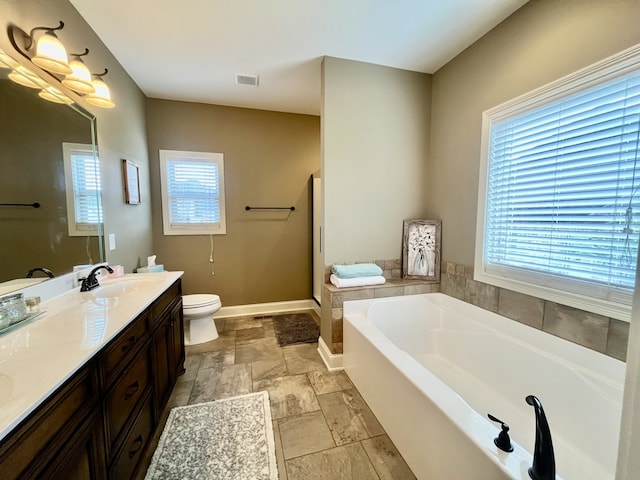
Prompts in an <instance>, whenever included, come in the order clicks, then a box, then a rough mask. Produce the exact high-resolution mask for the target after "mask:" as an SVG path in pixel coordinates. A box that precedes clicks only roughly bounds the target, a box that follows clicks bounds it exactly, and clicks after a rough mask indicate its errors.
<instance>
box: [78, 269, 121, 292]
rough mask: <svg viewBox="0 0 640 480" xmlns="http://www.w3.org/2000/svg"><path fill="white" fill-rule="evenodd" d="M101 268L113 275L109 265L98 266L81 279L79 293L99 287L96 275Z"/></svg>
mask: <svg viewBox="0 0 640 480" xmlns="http://www.w3.org/2000/svg"><path fill="white" fill-rule="evenodd" d="M101 268H104V269H105V270H106V271H108V272H109V273H113V269H112V268H111V267H110V266H109V265H98V266H97V267H96V268H94V269H93V270H91V272H89V275H87V278H83V279H82V286H81V287H80V291H81V292H88V291H90V290H93V289H94V288H97V287H99V286H100V284H99V283H98V279H97V278H96V273H97V272H98V270H100V269H101Z"/></svg>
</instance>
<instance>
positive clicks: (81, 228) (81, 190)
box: [62, 143, 102, 237]
mask: <svg viewBox="0 0 640 480" xmlns="http://www.w3.org/2000/svg"><path fill="white" fill-rule="evenodd" d="M62 152H63V158H64V177H65V188H66V195H67V218H68V226H69V235H70V236H76V237H77V236H83V237H84V236H94V235H98V234H99V231H100V225H101V224H102V197H101V189H100V165H99V162H98V157H97V156H96V155H95V153H94V150H93V146H92V145H86V144H80V143H63V144H62Z"/></svg>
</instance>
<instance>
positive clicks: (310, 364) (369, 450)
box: [138, 312, 415, 480]
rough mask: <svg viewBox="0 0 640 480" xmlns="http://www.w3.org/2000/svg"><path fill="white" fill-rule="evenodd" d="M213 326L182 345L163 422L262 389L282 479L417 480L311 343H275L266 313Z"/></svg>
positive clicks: (361, 402)
mask: <svg viewBox="0 0 640 480" xmlns="http://www.w3.org/2000/svg"><path fill="white" fill-rule="evenodd" d="M311 313H312V315H314V318H316V320H317V321H318V318H317V316H316V315H315V312H311ZM216 325H217V327H218V332H219V334H220V336H219V338H217V339H216V340H214V341H213V342H209V343H205V344H200V345H194V346H191V347H187V349H186V362H185V368H186V372H185V373H184V375H182V376H181V377H179V378H178V382H177V384H176V386H175V388H174V390H173V393H172V395H171V399H170V400H169V404H168V405H167V408H166V410H165V412H164V414H163V418H162V419H161V422H162V424H164V422H165V421H166V418H167V415H168V413H169V410H170V409H171V408H173V407H176V406H180V405H187V404H193V403H200V402H209V401H212V400H218V399H220V398H226V397H233V396H236V395H241V394H244V393H249V392H256V391H259V390H267V391H268V392H269V397H270V400H271V416H272V420H273V430H274V435H275V440H276V457H277V460H278V471H279V475H280V480H315V479H318V480H320V479H322V480H327V479H332V480H338V479H340V480H342V479H344V480H350V479H353V480H367V479H372V480H411V479H415V477H414V475H413V473H412V472H411V470H410V469H409V467H408V466H407V464H406V463H405V461H404V460H403V458H402V457H401V456H400V454H399V453H398V451H397V449H396V447H395V446H394V445H393V443H392V442H391V440H390V439H389V437H388V436H387V435H386V433H385V431H384V429H383V428H382V426H380V424H379V423H378V420H377V419H376V418H375V416H374V415H373V413H372V412H371V410H369V407H368V406H367V404H366V403H365V401H364V400H363V399H362V397H361V396H360V394H359V393H358V391H357V390H356V388H355V387H354V386H353V384H352V383H351V381H350V380H349V377H347V375H346V374H345V373H344V372H329V371H327V369H326V367H325V366H324V363H323V362H322V360H321V359H320V355H319V354H318V352H317V348H318V344H317V343H313V344H302V345H291V346H287V347H279V346H278V344H277V342H276V337H275V333H274V331H273V322H272V320H271V319H270V318H269V317H259V318H254V317H243V318H230V319H226V320H225V319H216ZM161 430H162V429H161V428H160V429H159V431H158V433H157V434H156V437H155V439H154V440H153V444H152V446H151V448H150V451H149V452H148V454H147V457H148V458H147V459H146V460H147V463H148V462H149V461H150V459H151V456H152V455H153V450H154V449H155V445H156V444H157V441H158V438H159V436H160V433H161ZM145 468H146V467H145ZM144 474H145V472H144V469H143V471H142V472H140V475H139V476H138V478H139V479H140V480H142V479H143V478H144Z"/></svg>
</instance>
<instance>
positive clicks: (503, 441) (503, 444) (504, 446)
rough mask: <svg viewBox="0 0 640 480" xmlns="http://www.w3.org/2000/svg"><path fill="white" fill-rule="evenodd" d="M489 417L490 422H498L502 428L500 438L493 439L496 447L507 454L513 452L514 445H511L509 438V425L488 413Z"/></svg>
mask: <svg viewBox="0 0 640 480" xmlns="http://www.w3.org/2000/svg"><path fill="white" fill-rule="evenodd" d="M487 417H489V420H491V421H493V422H498V423H499V424H500V428H502V431H501V432H500V433H499V434H498V436H497V437H496V438H494V439H493V443H495V444H496V447H498V448H499V449H500V450H503V451H505V452H513V445H511V438H509V425H507V424H506V423H504V422H503V421H502V420H500V419H499V418H496V417H494V416H493V415H491V414H490V413H487Z"/></svg>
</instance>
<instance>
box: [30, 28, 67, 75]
mask: <svg viewBox="0 0 640 480" xmlns="http://www.w3.org/2000/svg"><path fill="white" fill-rule="evenodd" d="M31 61H32V62H33V63H35V64H36V65H37V66H39V67H40V68H43V69H45V70H47V71H48V72H52V73H59V74H61V75H67V74H69V73H71V68H69V63H68V59H67V51H66V50H65V48H64V45H63V44H62V42H61V41H60V40H58V38H57V37H56V36H55V35H53V34H52V33H45V34H44V35H41V36H40V38H38V43H37V44H36V55H35V56H34V57H33V58H32V59H31Z"/></svg>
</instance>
